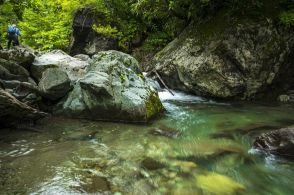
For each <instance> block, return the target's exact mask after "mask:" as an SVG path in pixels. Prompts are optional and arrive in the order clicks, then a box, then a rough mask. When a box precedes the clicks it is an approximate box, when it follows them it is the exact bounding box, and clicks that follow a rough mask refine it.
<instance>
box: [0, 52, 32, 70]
mask: <svg viewBox="0 0 294 195" xmlns="http://www.w3.org/2000/svg"><path fill="white" fill-rule="evenodd" d="M0 58H2V59H5V60H8V61H14V62H17V63H18V64H20V65H21V66H23V67H25V68H26V69H29V67H30V65H31V64H32V63H33V61H34V59H35V54H34V51H33V50H32V49H30V48H28V47H13V48H12V49H9V50H7V49H3V50H0Z"/></svg>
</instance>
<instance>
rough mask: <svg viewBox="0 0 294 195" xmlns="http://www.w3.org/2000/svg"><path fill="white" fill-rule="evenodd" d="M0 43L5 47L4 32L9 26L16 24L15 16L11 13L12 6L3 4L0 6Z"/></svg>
mask: <svg viewBox="0 0 294 195" xmlns="http://www.w3.org/2000/svg"><path fill="white" fill-rule="evenodd" d="M0 13H1V14H0V43H1V45H2V46H6V30H7V27H8V25H9V24H12V23H17V20H18V18H17V16H16V14H15V12H14V11H13V5H12V4H11V3H9V2H5V3H3V4H2V5H1V6H0Z"/></svg>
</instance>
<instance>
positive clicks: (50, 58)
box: [31, 50, 89, 81]
mask: <svg viewBox="0 0 294 195" xmlns="http://www.w3.org/2000/svg"><path fill="white" fill-rule="evenodd" d="M87 66H89V63H88V62H86V61H83V60H81V59H78V58H73V57H71V56H69V55H68V54H66V53H65V52H63V51H61V50H54V51H51V52H48V53H44V54H42V55H40V56H38V57H36V59H35V61H34V62H33V65H32V67H31V74H32V76H33V77H34V78H35V79H37V80H38V81H40V80H41V78H42V75H43V73H44V72H45V71H46V70H47V69H49V68H58V67H59V68H61V69H63V70H65V71H66V72H67V73H68V76H69V78H70V79H71V80H73V81H74V80H76V79H77V78H79V77H81V76H82V75H84V74H85V69H86V68H87Z"/></svg>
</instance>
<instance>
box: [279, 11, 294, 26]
mask: <svg viewBox="0 0 294 195" xmlns="http://www.w3.org/2000/svg"><path fill="white" fill-rule="evenodd" d="M280 19H281V22H282V23H283V24H285V25H286V26H288V27H289V26H294V10H292V11H287V12H283V13H282V14H281V15H280Z"/></svg>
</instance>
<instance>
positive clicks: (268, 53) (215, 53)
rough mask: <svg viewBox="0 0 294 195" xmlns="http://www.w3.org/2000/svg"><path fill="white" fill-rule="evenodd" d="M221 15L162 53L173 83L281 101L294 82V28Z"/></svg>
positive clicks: (161, 67) (164, 72)
mask: <svg viewBox="0 0 294 195" xmlns="http://www.w3.org/2000/svg"><path fill="white" fill-rule="evenodd" d="M216 18H217V19H216ZM216 18H214V19H212V20H209V21H206V22H205V23H203V24H198V23H197V24H196V23H193V24H191V25H190V26H189V27H188V28H187V29H186V30H185V31H184V32H183V33H182V34H181V35H180V36H179V38H177V39H176V40H174V41H173V42H171V43H170V44H169V45H168V46H167V47H166V48H164V49H163V50H162V51H161V52H159V53H158V54H157V55H156V57H155V63H154V64H155V66H154V68H155V69H157V71H158V72H159V74H160V75H161V76H162V78H163V79H164V81H165V82H166V83H167V85H169V86H170V87H171V88H176V89H182V90H186V91H189V92H192V93H194V94H198V95H203V96H210V97H216V98H236V99H253V98H258V97H260V96H271V98H272V99H276V98H277V96H278V94H279V93H280V91H281V90H286V89H284V88H287V87H289V86H291V85H293V84H294V79H293V78H294V68H293V67H294V66H293V60H290V59H291V56H293V47H294V36H293V31H292V30H289V29H284V28H282V27H281V26H279V25H274V24H273V22H271V21H270V20H268V21H266V20H264V21H263V22H262V21H259V22H254V21H250V20H249V19H248V20H246V22H244V20H243V21H242V20H236V18H234V19H235V20H236V21H233V20H229V19H228V18H225V17H223V18H221V16H216ZM220 18H221V19H220ZM220 21H222V22H220Z"/></svg>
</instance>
